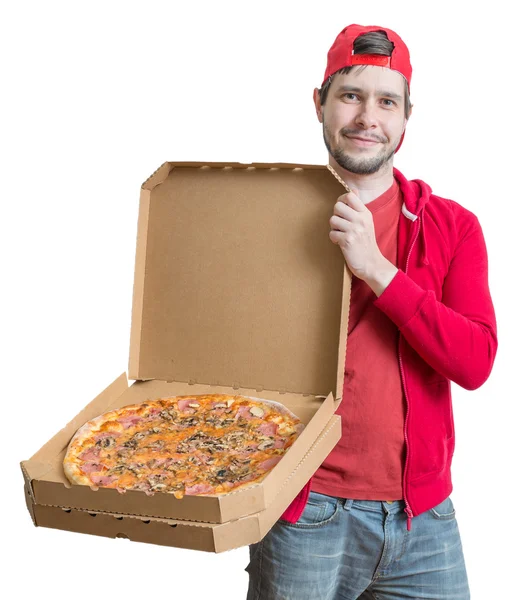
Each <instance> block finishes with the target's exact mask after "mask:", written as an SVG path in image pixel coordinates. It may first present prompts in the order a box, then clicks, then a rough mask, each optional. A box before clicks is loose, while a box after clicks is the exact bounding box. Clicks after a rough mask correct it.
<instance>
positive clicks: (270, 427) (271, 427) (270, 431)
mask: <svg viewBox="0 0 527 600" xmlns="http://www.w3.org/2000/svg"><path fill="white" fill-rule="evenodd" d="M277 430H278V424H277V423H262V424H261V425H260V427H258V431H259V432H260V433H261V434H263V435H276V432H277Z"/></svg>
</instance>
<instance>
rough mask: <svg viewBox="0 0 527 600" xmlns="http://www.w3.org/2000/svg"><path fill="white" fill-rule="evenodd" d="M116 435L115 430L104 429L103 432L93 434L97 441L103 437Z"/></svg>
mask: <svg viewBox="0 0 527 600" xmlns="http://www.w3.org/2000/svg"><path fill="white" fill-rule="evenodd" d="M117 435H119V433H118V432H117V431H105V432H104V433H98V434H97V435H96V436H95V441H97V442H98V441H100V440H104V439H105V438H109V437H116V436H117Z"/></svg>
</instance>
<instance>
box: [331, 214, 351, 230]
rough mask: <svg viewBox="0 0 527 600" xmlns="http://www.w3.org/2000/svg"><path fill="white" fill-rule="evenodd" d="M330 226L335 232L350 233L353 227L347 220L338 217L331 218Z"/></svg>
mask: <svg viewBox="0 0 527 600" xmlns="http://www.w3.org/2000/svg"><path fill="white" fill-rule="evenodd" d="M329 224H330V225H331V229H333V230H334V231H349V230H350V227H351V223H350V222H349V221H348V220H347V219H343V218H342V217H338V216H336V215H333V216H332V217H331V219H330V220H329Z"/></svg>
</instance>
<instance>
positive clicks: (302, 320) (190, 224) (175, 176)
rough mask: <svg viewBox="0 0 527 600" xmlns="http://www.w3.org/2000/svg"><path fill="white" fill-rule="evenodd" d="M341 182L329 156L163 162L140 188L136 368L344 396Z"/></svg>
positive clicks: (346, 291) (184, 378) (178, 377)
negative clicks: (337, 225) (318, 159)
mask: <svg viewBox="0 0 527 600" xmlns="http://www.w3.org/2000/svg"><path fill="white" fill-rule="evenodd" d="M342 193H343V188H342V185H341V184H340V183H339V182H338V181H337V180H336V179H335V178H334V177H333V175H332V174H331V173H330V172H329V170H328V169H327V168H326V167H325V166H322V165H291V164H280V163H277V164H275V163H273V164H271V163H263V164H262V163H255V164H251V165H243V164H240V163H208V164H206V165H204V164H203V163H172V162H170V163H165V164H164V165H162V166H161V167H160V168H159V169H158V170H157V171H156V172H155V173H154V174H153V175H152V176H151V177H150V178H149V179H148V180H147V181H145V183H144V184H143V186H142V189H141V198H140V208H139V223H138V236H137V251H136V268H135V280H134V298H133V310H132V331H131V343H130V362H129V376H130V378H132V379H140V380H142V379H159V380H166V381H181V382H188V383H204V384H210V385H224V386H231V387H234V388H236V387H246V388H250V389H256V390H261V389H267V390H276V391H287V392H292V393H302V394H317V395H324V396H326V395H327V394H328V393H329V392H333V393H334V395H335V397H336V398H337V399H339V398H340V397H341V395H342V393H341V389H342V382H343V368H344V359H343V353H344V352H345V340H346V334H347V314H348V309H349V295H350V288H351V278H350V275H349V272H348V270H347V269H346V268H345V262H344V259H343V256H342V253H341V251H340V249H339V248H338V246H335V245H334V244H333V243H332V242H331V240H330V239H329V230H330V227H329V219H330V217H331V215H332V214H333V207H334V204H335V202H336V200H337V198H338V196H340V195H341V194H342ZM339 355H340V360H339ZM339 365H340V370H339Z"/></svg>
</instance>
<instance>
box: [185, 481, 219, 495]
mask: <svg viewBox="0 0 527 600" xmlns="http://www.w3.org/2000/svg"><path fill="white" fill-rule="evenodd" d="M212 492H214V488H213V487H212V486H211V485H209V484H208V483H197V484H196V485H190V486H186V487H185V494H186V495H187V496H196V495H197V494H210V493H212Z"/></svg>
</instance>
